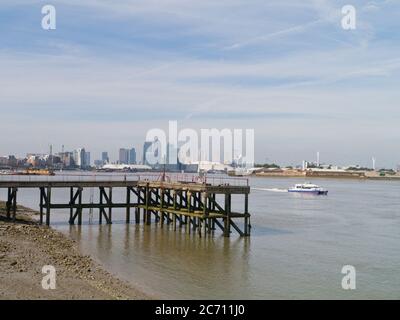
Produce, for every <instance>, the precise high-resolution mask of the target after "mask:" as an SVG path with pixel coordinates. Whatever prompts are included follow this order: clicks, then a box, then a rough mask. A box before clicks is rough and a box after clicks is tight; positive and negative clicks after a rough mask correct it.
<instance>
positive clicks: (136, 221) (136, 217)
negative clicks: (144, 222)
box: [135, 208, 140, 224]
mask: <svg viewBox="0 0 400 320" xmlns="http://www.w3.org/2000/svg"><path fill="white" fill-rule="evenodd" d="M135 223H136V224H139V223H140V208H135Z"/></svg>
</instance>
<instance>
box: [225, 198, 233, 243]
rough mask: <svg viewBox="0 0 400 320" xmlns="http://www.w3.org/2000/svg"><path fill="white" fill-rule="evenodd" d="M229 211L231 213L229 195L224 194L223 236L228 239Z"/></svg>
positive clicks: (229, 231)
mask: <svg viewBox="0 0 400 320" xmlns="http://www.w3.org/2000/svg"><path fill="white" fill-rule="evenodd" d="M230 211H231V195H230V194H228V193H226V194H225V218H224V236H225V237H229V236H230V233H231V230H230V220H231V219H230Z"/></svg>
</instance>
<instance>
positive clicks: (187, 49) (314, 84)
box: [0, 0, 400, 167]
mask: <svg viewBox="0 0 400 320" xmlns="http://www.w3.org/2000/svg"><path fill="white" fill-rule="evenodd" d="M45 4H52V5H54V6H55V7H56V10H57V29H56V30H54V31H44V30H43V29H42V28H41V19H42V14H41V8H42V6H43V5H45ZM345 4H351V5H353V6H354V7H355V8H356V9H357V29H356V30H351V31H345V30H343V29H342V28H341V18H342V14H341V8H342V6H343V5H345ZM399 9H400V1H394V0H386V1H352V0H350V1H323V0H315V1H301V2H300V1H294V0H293V1H291V0H280V1H278V0H277V1H275V0H272V1H261V0H250V1H245V0H229V1H228V0H220V1H212V0H202V1H199V0H198V1H190V0H163V1H154V0H141V1H137V0H136V1H134V0H131V1H129V0H126V1H106V0H103V1H101V0H87V1H76V0H68V1H67V0H58V1H34V0H30V1H28V0H13V1H11V0H3V1H2V2H1V4H0V38H1V41H0V70H1V72H0V112H1V118H2V119H1V120H2V121H1V126H2V132H3V133H4V132H13V135H7V134H3V135H2V138H1V139H0V154H10V153H15V154H18V155H23V154H24V153H25V152H44V151H46V150H47V149H48V145H49V144H50V143H52V144H53V145H54V148H55V149H60V148H61V144H64V145H65V146H66V148H68V149H73V148H76V147H80V146H85V147H86V148H87V149H90V151H92V154H93V156H92V157H93V158H98V157H99V156H100V152H101V151H103V150H108V151H109V152H110V153H111V155H112V156H114V157H116V155H117V151H118V148H119V147H128V146H136V147H137V148H141V145H142V141H143V140H144V137H145V133H146V131H147V130H149V129H151V128H155V127H157V128H158V127H160V128H166V127H167V125H168V120H178V125H179V127H180V128H186V127H191V128H195V129H200V128H211V127H216V128H220V129H223V128H225V127H226V128H231V129H233V128H243V129H245V128H254V129H255V136H256V160H257V161H258V162H264V161H268V162H270V161H276V162H280V163H284V164H295V163H300V162H301V160H302V159H309V160H313V159H314V158H315V154H316V152H317V151H320V153H321V160H322V161H325V162H331V163H333V162H335V163H339V164H354V163H359V164H364V165H370V162H371V157H372V156H375V158H377V165H379V166H391V167H394V166H395V165H396V164H398V163H400V148H399V145H400V144H399V142H400V128H399V118H400V109H399V96H400V90H399V89H398V86H399V80H400V72H399V71H400V54H399V52H400V50H399V49H400V41H399V40H400V32H399V30H400V10H399Z"/></svg>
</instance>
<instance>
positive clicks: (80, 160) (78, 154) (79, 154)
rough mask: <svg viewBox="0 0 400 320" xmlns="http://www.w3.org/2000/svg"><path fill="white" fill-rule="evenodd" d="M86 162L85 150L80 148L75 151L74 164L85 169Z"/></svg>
mask: <svg viewBox="0 0 400 320" xmlns="http://www.w3.org/2000/svg"><path fill="white" fill-rule="evenodd" d="M85 160H86V152H85V148H79V149H76V150H74V162H75V165H76V166H78V167H80V168H82V167H84V166H85Z"/></svg>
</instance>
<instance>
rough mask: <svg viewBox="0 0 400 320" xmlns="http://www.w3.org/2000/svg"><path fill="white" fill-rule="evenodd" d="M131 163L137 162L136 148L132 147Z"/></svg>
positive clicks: (130, 153) (130, 152)
mask: <svg viewBox="0 0 400 320" xmlns="http://www.w3.org/2000/svg"><path fill="white" fill-rule="evenodd" d="M129 164H136V150H135V148H132V149H130V150H129Z"/></svg>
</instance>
